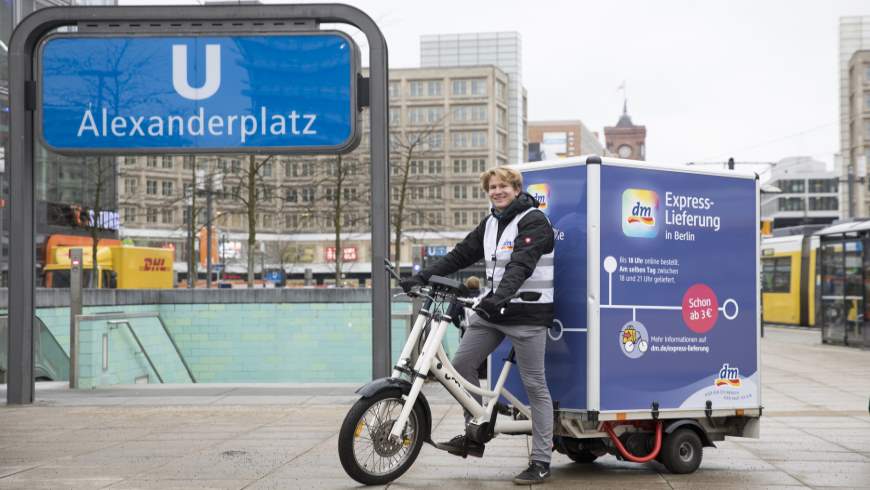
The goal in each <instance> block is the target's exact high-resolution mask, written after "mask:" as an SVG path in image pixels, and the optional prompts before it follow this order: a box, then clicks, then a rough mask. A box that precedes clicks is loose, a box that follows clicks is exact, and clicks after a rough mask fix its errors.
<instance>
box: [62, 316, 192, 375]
mask: <svg viewBox="0 0 870 490" xmlns="http://www.w3.org/2000/svg"><path fill="white" fill-rule="evenodd" d="M136 318H156V319H157V321H158V322H159V323H160V327H161V328H162V329H163V332H164V333H165V334H166V337H167V338H168V339H169V342H170V343H171V344H172V347H173V348H174V349H175V353H176V354H178V359H179V360H180V361H181V364H182V365H184V369H185V370H186V371H187V375H188V376H190V381H191V382H192V383H196V378H195V377H194V376H193V372H192V371H191V370H190V366H189V365H188V364H187V360H186V359H185V358H184V355H183V354H182V353H181V350H180V349H179V348H178V344H177V343H176V342H175V338H174V337H173V336H172V334H171V333H169V329H167V328H166V324H165V323H163V319H162V318H160V314H159V313H157V312H143V313H98V314H93V315H75V318H74V320H73V335H72V338H75V339H78V338H79V327H80V325H81V322H83V321H100V320H106V323H107V324H108V325H109V326H110V327H111V326H116V327H117V326H120V325H122V324H126V325H127V329H128V330H129V331H130V334H131V335H132V336H133V339H134V340H135V341H136V344H137V345H138V346H139V349H140V350H141V351H142V354H143V355H144V356H145V359H146V360H147V361H148V365H149V366H151V369H152V370H153V371H154V374H155V375H156V376H157V379H158V380H159V381H160V382H161V383H163V378H162V377H161V376H160V373H159V372H158V371H157V367H156V366H155V365H154V362H153V361H152V360H151V356H149V355H148V351H147V349H145V346H144V345H143V344H142V342H141V340H140V339H139V336H138V335H136V332H135V330H134V329H133V325H132V324H131V323H130V320H132V319H136ZM78 364H79V345H78V340H76V341H75V342H74V343H73V345H70V376H69V386H70V388H78V385H79V370H78Z"/></svg>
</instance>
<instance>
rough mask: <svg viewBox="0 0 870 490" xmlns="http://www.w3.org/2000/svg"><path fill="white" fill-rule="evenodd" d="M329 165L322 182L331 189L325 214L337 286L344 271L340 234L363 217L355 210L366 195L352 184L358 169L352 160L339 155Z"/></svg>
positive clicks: (363, 202) (327, 196)
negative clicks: (331, 242)
mask: <svg viewBox="0 0 870 490" xmlns="http://www.w3.org/2000/svg"><path fill="white" fill-rule="evenodd" d="M329 165H330V166H329V171H328V174H329V177H330V179H329V180H327V181H325V182H324V183H323V185H324V186H328V189H330V190H331V192H329V193H326V195H325V197H326V198H327V200H328V201H329V206H328V209H329V211H328V212H327V214H326V216H327V217H329V218H331V221H332V223H331V224H332V228H333V232H334V240H333V242H334V246H335V285H336V286H340V285H341V284H342V276H343V273H344V271H343V266H344V247H343V245H342V239H341V235H342V233H343V232H345V230H346V229H347V228H350V229H353V228H355V227H356V225H357V224H359V223H360V222H362V221H364V220H365V218H364V217H363V214H362V213H359V214H358V213H356V212H355V211H358V210H360V208H362V207H363V206H364V205H366V204H367V202H368V197H369V194H368V193H367V192H358V191H359V186H358V185H355V184H358V180H357V179H355V176H356V174H357V169H358V166H357V163H356V162H354V161H347V160H344V159H343V158H342V156H341V155H339V156H337V157H336V158H335V160H334V162H330V164H329ZM364 189H367V187H364ZM345 227H347V228H345Z"/></svg>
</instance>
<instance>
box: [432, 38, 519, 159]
mask: <svg viewBox="0 0 870 490" xmlns="http://www.w3.org/2000/svg"><path fill="white" fill-rule="evenodd" d="M479 65H494V66H497V67H498V68H499V69H501V70H502V71H503V72H504V73H505V74H507V78H508V85H507V93H506V97H507V102H508V154H507V163H519V162H522V161H524V160H525V159H526V156H527V155H528V139H527V133H528V130H527V114H528V108H527V105H528V102H527V95H526V89H525V88H524V87H523V80H522V72H523V69H522V68H523V65H522V39H521V37H520V34H519V33H518V32H481V33H463V34H434V35H425V36H422V37H421V38H420V66H421V67H423V68H441V67H451V66H479Z"/></svg>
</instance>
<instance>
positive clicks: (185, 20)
mask: <svg viewBox="0 0 870 490" xmlns="http://www.w3.org/2000/svg"><path fill="white" fill-rule="evenodd" d="M246 23H253V25H256V26H257V30H258V31H259V30H262V31H263V32H274V31H276V30H286V31H287V32H293V31H294V30H295V31H298V30H300V29H305V28H307V29H309V30H311V29H313V28H316V27H317V26H318V25H319V24H321V23H335V24H347V25H351V26H354V27H356V28H358V29H359V30H360V31H362V32H363V33H364V34H365V36H366V39H367V41H368V45H369V69H370V73H369V77H370V78H369V80H368V91H367V95H368V106H369V116H370V127H371V136H370V138H371V140H370V141H371V144H370V149H371V154H370V156H371V189H372V196H373V198H372V205H371V213H372V376H373V377H374V378H379V377H384V376H388V375H389V372H390V371H389V369H390V362H391V359H390V352H391V348H390V290H389V277H388V276H387V272H386V271H385V270H382V269H381V268H380V267H379V266H378V264H383V263H384V259H386V258H387V257H388V255H387V252H388V245H389V222H390V220H389V212H390V211H389V209H390V208H389V203H388V201H387V196H388V195H389V194H388V190H389V182H390V181H389V144H388V133H387V131H388V122H387V107H388V103H389V99H388V98H387V81H388V73H387V43H386V40H385V39H384V36H383V34H382V33H381V31H380V29H379V28H378V26H377V24H375V22H374V21H373V20H372V19H371V17H369V16H368V15H366V14H365V13H364V12H362V11H361V10H359V9H357V8H355V7H351V6H348V5H341V4H304V5H209V6H184V7H174V8H162V9H155V8H153V7H151V6H136V7H54V8H46V9H42V10H39V11H37V12H35V13H33V14H31V15H29V16H28V17H27V18H25V19H24V20H22V22H21V23H20V24H19V25H18V27H17V28H16V29H15V31H14V32H13V33H12V38H11V40H10V43H9V71H10V77H9V81H10V89H9V99H10V100H9V101H10V109H11V110H10V112H11V114H10V116H11V117H10V147H11V151H10V154H9V157H10V158H9V160H10V165H9V173H10V208H11V210H10V214H11V226H10V237H9V238H10V245H11V247H10V254H9V283H10V284H14V285H15V287H10V288H9V343H8V346H9V347H8V348H9V357H8V372H7V379H8V381H7V382H8V385H7V388H8V389H7V392H6V401H7V403H9V404H29V403H33V399H34V389H35V386H34V380H33V362H34V357H33V354H34V352H33V347H34V341H33V337H34V328H33V326H34V316H35V311H36V310H35V306H36V305H35V296H36V295H35V287H34V286H35V269H36V267H35V263H36V261H35V253H36V247H35V243H34V242H35V231H36V229H35V206H34V183H35V180H34V168H35V166H34V165H33V157H34V150H35V148H34V141H35V138H34V115H35V111H36V93H37V86H36V83H37V82H36V81H37V78H36V72H35V63H34V61H35V59H34V58H35V57H34V55H35V54H36V49H37V48H38V45H39V43H40V41H41V40H42V39H43V38H44V37H45V36H47V35H49V34H50V33H51V32H52V31H54V30H55V29H57V28H59V27H65V26H76V27H77V28H78V30H79V32H85V31H87V32H99V31H103V32H115V33H118V34H120V33H124V34H129V33H131V32H154V31H157V32H163V33H166V34H170V33H173V32H186V31H185V30H184V29H188V30H189V31H190V32H201V31H202V30H203V26H213V25H215V24H221V25H224V24H225V25H228V26H230V27H232V26H237V25H244V24H246ZM196 25H198V27H194V26H196ZM230 30H232V29H230ZM248 30H249V29H248ZM222 32H226V31H222ZM364 95H365V94H364ZM236 153H247V152H245V151H237V152H236Z"/></svg>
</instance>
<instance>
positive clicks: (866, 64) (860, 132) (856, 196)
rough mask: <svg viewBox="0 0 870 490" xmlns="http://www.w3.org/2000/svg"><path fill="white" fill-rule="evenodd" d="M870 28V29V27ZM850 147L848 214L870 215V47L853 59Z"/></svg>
mask: <svg viewBox="0 0 870 490" xmlns="http://www.w3.org/2000/svg"><path fill="white" fill-rule="evenodd" d="M868 32H870V31H868ZM848 76H849V107H848V112H847V120H848V126H847V127H848V128H849V138H848V145H849V146H848V147H844V148H843V150H842V157H843V159H844V161H846V162H848V163H847V164H846V175H845V176H844V177H845V178H844V179H843V180H845V183H846V189H845V195H846V203H847V205H848V206H849V208H848V209H846V212H845V215H846V216H848V217H857V216H861V217H863V216H870V193H868V192H867V184H868V175H867V162H868V160H870V50H861V51H855V53H854V54H853V55H852V58H851V59H850V60H849V75H848Z"/></svg>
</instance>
